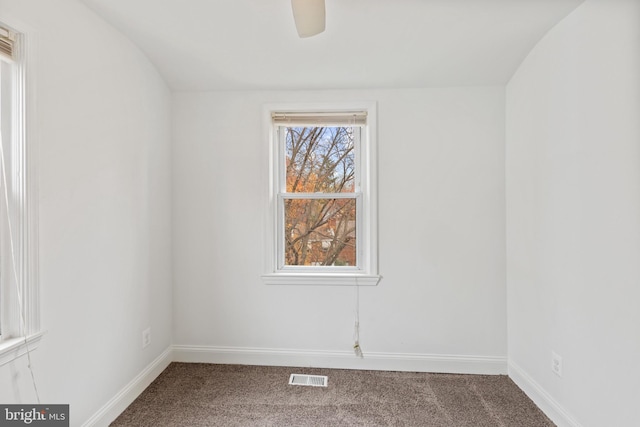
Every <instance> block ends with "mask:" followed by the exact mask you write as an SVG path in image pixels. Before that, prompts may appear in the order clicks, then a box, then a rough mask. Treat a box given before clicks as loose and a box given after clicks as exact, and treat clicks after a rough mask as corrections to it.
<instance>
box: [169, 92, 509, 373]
mask: <svg viewBox="0 0 640 427" xmlns="http://www.w3.org/2000/svg"><path fill="white" fill-rule="evenodd" d="M346 100H365V101H377V102H378V117H379V123H378V132H379V141H378V148H379V204H380V211H379V230H380V232H379V241H380V251H379V253H380V273H381V274H382V276H383V279H382V281H381V282H380V284H379V285H378V286H377V287H369V288H361V329H362V330H361V344H362V348H363V350H364V352H365V355H367V354H368V355H369V356H371V355H372V354H374V353H375V354H377V356H378V357H380V358H382V359H384V358H385V357H386V358H387V359H389V358H393V357H394V356H395V357H397V358H396V359H394V360H395V362H394V361H392V362H390V364H386V365H384V366H385V367H387V368H394V369H403V368H407V367H408V366H409V365H406V364H405V363H404V362H406V361H407V357H408V355H407V354H409V353H410V354H412V355H414V356H416V355H417V356H420V355H422V356H424V355H434V354H435V355H458V356H470V357H476V356H488V357H490V358H493V359H492V361H496V360H498V362H499V364H500V361H501V364H502V366H501V367H499V369H498V370H502V371H506V363H505V362H504V361H505V360H506V359H504V358H505V355H506V309H505V307H506V294H505V286H506V285H505V250H504V90H503V88H458V89H415V90H365V91H335V92H332V91H323V92H208V93H178V94H176V95H175V96H174V146H173V155H172V158H173V168H174V174H173V185H174V197H173V206H174V214H173V217H174V222H173V230H174V238H173V239H174V275H175V292H174V343H176V344H177V345H185V346H210V347H215V348H214V349H211V348H209V350H210V351H213V352H216V351H218V352H220V351H222V350H224V351H229V352H231V353H234V352H235V355H236V356H239V357H240V358H238V357H235V358H234V357H231V358H229V359H224V358H217V357H215V356H213V357H211V358H207V357H206V356H201V357H200V358H198V357H194V358H191V359H189V358H187V357H185V360H209V361H220V360H223V361H236V362H237V361H239V360H245V361H246V360H249V359H247V358H244V359H243V358H242V356H243V355H244V356H247V354H248V350H247V348H251V349H254V350H255V352H256V353H257V356H256V357H255V358H253V359H250V361H251V362H253V363H278V361H280V362H282V361H283V360H284V359H277V357H276V358H275V359H270V358H268V357H266V356H265V354H266V352H265V350H266V349H275V350H278V351H281V353H278V354H279V355H280V356H282V355H291V354H293V353H294V352H293V350H295V351H298V352H301V353H302V354H303V355H305V356H310V355H311V354H317V353H314V352H316V351H323V352H334V353H339V352H342V351H344V352H345V354H346V357H347V358H349V359H350V360H351V361H350V360H346V361H345V360H341V361H335V362H330V361H329V362H328V361H327V360H326V359H322V358H320V359H313V358H311V357H307V358H306V359H305V358H304V357H302V356H301V357H300V358H295V357H293V358H289V359H286V362H287V363H301V361H307V363H309V364H316V365H331V366H348V367H375V366H373V365H371V364H367V361H369V362H370V361H371V358H369V359H367V358H366V357H365V360H364V361H362V362H361V363H355V362H353V361H355V358H353V357H352V356H351V355H352V351H351V346H352V344H353V341H352V331H353V314H354V300H355V289H354V288H352V287H342V288H341V287H300V286H275V285H264V284H263V283H262V282H261V279H260V275H261V273H263V270H262V267H263V259H264V253H263V250H264V245H263V238H264V227H263V226H264V223H265V219H264V218H265V208H266V192H267V181H266V180H267V174H268V170H267V168H268V157H267V135H266V134H265V133H264V129H263V125H262V121H261V120H262V114H263V111H262V108H263V105H264V104H266V103H273V102H276V103H277V102H326V101H346ZM220 347H225V349H220ZM227 347H228V348H227ZM201 350H205V351H207V349H201ZM261 355H262V356H265V357H261ZM338 356H339V354H338ZM179 357H180V356H179ZM479 366H480V365H479ZM411 367H412V368H414V369H416V368H417V369H423V370H427V369H439V368H441V366H439V365H437V364H435V365H434V364H430V363H429V361H428V360H427V361H425V364H418V365H417V366H416V365H411ZM459 368H460V366H454V367H449V368H448V369H459ZM486 369H488V368H486V366H485V365H482V366H481V367H480V368H479V370H480V371H482V370H486ZM462 370H468V369H467V368H463V369H462ZM471 370H473V369H471Z"/></svg>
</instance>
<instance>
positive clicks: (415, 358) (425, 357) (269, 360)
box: [173, 345, 507, 375]
mask: <svg viewBox="0 0 640 427" xmlns="http://www.w3.org/2000/svg"><path fill="white" fill-rule="evenodd" d="M173 360H174V362H190V363H218V364H238V365H262V366H295V367H315V368H333V369H365V370H375V371H410V372H443V373H455V374H485V375H500V374H504V375H506V374H507V358H506V357H498V356H460V355H435V354H411V353H368V352H366V350H365V352H364V358H358V357H356V356H355V355H354V353H353V352H350V351H320V350H313V351H309V350H291V349H269V348H246V347H214V346H193V345H174V346H173Z"/></svg>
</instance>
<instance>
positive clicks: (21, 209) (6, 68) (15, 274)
mask: <svg viewBox="0 0 640 427" xmlns="http://www.w3.org/2000/svg"><path fill="white" fill-rule="evenodd" d="M26 56H27V55H26V49H25V38H24V36H23V35H22V34H18V33H16V32H15V31H12V30H10V29H8V28H7V27H5V26H4V25H2V24H0V148H1V150H0V154H2V155H1V156H0V365H2V364H4V363H7V362H9V361H11V360H13V359H15V358H16V357H19V356H21V355H23V354H24V353H25V352H26V351H28V350H33V349H34V348H35V347H36V346H37V343H38V341H39V339H40V337H41V335H42V334H41V333H40V324H39V306H38V286H37V283H38V282H37V265H38V264H37V257H36V256H37V250H36V243H37V235H36V232H37V227H36V224H37V222H36V213H37V208H36V200H37V198H36V194H35V192H34V190H35V183H36V177H35V168H34V164H33V162H31V161H30V159H31V158H32V156H33V148H34V147H33V145H32V144H30V141H28V139H27V132H26V130H27V126H26V115H27V109H26V98H27V96H26V89H27V83H26V77H27V74H26V66H25V63H26Z"/></svg>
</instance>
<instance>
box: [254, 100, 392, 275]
mask: <svg viewBox="0 0 640 427" xmlns="http://www.w3.org/2000/svg"><path fill="white" fill-rule="evenodd" d="M354 111H360V112H364V113H366V115H367V123H366V125H364V126H362V127H361V132H360V143H359V150H358V149H357V148H358V147H357V146H356V153H355V160H356V162H357V163H358V165H357V166H356V175H357V178H356V179H357V181H359V182H356V189H357V193H358V194H357V195H356V200H357V201H356V205H357V207H356V212H357V213H356V230H357V231H356V242H357V259H358V266H353V267H332V266H285V265H283V261H282V260H283V259H284V243H283V242H284V211H283V209H282V208H281V205H282V203H281V202H280V201H281V200H282V197H283V196H282V191H283V190H282V189H283V180H284V179H285V178H284V168H283V163H284V162H283V160H284V152H283V143H282V142H281V141H279V139H278V138H279V137H278V132H277V128H278V125H275V124H274V123H273V119H272V116H273V114H277V113H282V112H288V113H319V114H323V113H348V112H354ZM263 124H264V129H265V130H264V132H265V135H266V138H268V146H269V176H268V178H269V179H268V198H267V199H268V201H267V207H266V212H267V215H266V224H265V230H266V233H265V268H264V271H265V273H264V274H263V275H262V280H263V282H264V283H266V284H268V285H339V286H361V285H364V286H367V285H368V286H374V285H377V284H378V282H379V281H380V278H381V277H380V276H379V274H378V212H377V207H378V205H377V115H376V103H375V102H346V103H344V102H343V103H329V104H326V103H317V104H270V105H266V106H265V107H264V117H263ZM320 124H321V123H320ZM289 196H291V195H290V194H289ZM303 197H304V196H303ZM351 197H353V196H351Z"/></svg>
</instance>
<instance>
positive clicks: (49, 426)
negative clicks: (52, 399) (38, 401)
mask: <svg viewBox="0 0 640 427" xmlns="http://www.w3.org/2000/svg"><path fill="white" fill-rule="evenodd" d="M5 426H7V427H15V426H37V427H69V405H0V427H5Z"/></svg>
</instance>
